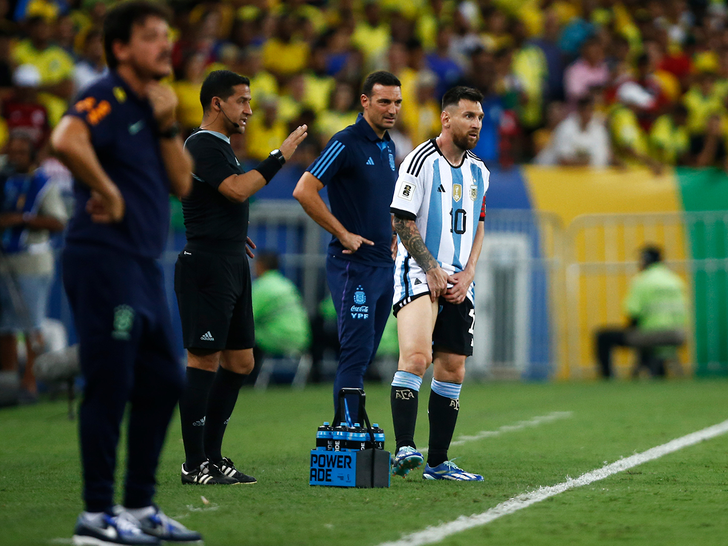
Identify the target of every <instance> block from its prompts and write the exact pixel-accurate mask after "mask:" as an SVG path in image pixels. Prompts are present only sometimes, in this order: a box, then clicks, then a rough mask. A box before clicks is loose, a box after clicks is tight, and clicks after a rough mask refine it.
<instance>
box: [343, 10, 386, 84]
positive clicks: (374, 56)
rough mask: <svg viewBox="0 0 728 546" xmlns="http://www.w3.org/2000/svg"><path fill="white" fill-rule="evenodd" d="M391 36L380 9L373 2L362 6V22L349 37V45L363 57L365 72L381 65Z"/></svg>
mask: <svg viewBox="0 0 728 546" xmlns="http://www.w3.org/2000/svg"><path fill="white" fill-rule="evenodd" d="M390 41H391V34H390V31H389V25H388V24H387V23H386V22H385V21H384V20H383V19H382V14H381V8H380V7H379V5H378V3H377V2H376V1H374V0H368V1H367V2H366V4H365V6H364V20H363V21H359V22H358V23H357V24H356V27H355V28H354V34H352V36H351V43H352V45H353V46H354V47H356V48H357V49H358V50H359V51H361V52H362V54H363V55H364V63H365V66H366V70H367V71H371V70H374V69H375V68H376V67H377V66H378V65H381V62H382V60H383V59H384V56H385V54H386V52H387V49H388V48H389V43H390Z"/></svg>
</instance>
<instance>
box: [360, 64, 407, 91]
mask: <svg viewBox="0 0 728 546" xmlns="http://www.w3.org/2000/svg"><path fill="white" fill-rule="evenodd" d="M376 84H379V85H383V86H385V87H402V83H401V82H400V81H399V79H397V76H395V75H394V74H392V73H391V72H387V71H385V70H377V71H376V72H372V73H371V74H369V75H368V76H367V79H366V80H364V85H363V86H362V88H361V94H362V95H366V96H367V97H371V96H372V89H374V86H375V85H376Z"/></svg>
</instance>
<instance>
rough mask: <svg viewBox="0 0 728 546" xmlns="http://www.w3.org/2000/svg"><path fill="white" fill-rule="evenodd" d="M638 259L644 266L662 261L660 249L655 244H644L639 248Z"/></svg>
mask: <svg viewBox="0 0 728 546" xmlns="http://www.w3.org/2000/svg"><path fill="white" fill-rule="evenodd" d="M640 259H641V260H642V264H643V265H644V266H645V267H648V266H650V265H652V264H655V263H658V262H661V261H662V249H661V248H660V247H659V246H656V245H645V246H643V247H642V249H641V250H640Z"/></svg>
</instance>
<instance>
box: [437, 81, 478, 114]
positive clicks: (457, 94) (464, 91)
mask: <svg viewBox="0 0 728 546" xmlns="http://www.w3.org/2000/svg"><path fill="white" fill-rule="evenodd" d="M461 100H471V101H473V102H481V101H482V100H483V93H481V92H480V91H478V90H477V89H475V88H474V87H465V86H462V85H458V86H457V87H453V88H451V89H448V90H447V92H446V93H445V94H444V95H443V97H442V109H443V110H444V109H445V108H447V107H448V106H452V105H455V106H457V105H458V104H460V101H461Z"/></svg>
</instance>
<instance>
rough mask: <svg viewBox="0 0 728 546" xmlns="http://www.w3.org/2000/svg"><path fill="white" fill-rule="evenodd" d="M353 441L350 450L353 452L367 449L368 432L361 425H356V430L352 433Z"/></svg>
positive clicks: (350, 443)
mask: <svg viewBox="0 0 728 546" xmlns="http://www.w3.org/2000/svg"><path fill="white" fill-rule="evenodd" d="M350 436H351V441H350V442H349V449H351V450H352V451H363V450H365V449H366V448H367V437H368V434H367V431H366V429H365V428H362V426H361V425H360V424H359V423H354V429H353V430H352V431H351V434H350Z"/></svg>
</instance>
